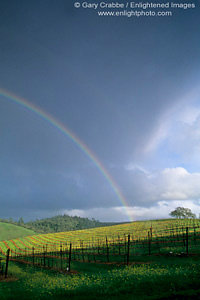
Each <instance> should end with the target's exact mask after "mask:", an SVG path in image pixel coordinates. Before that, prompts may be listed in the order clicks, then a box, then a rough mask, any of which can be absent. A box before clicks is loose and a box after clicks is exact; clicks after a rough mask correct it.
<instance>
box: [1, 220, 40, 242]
mask: <svg viewBox="0 0 200 300" xmlns="http://www.w3.org/2000/svg"><path fill="white" fill-rule="evenodd" d="M34 234H36V232H35V231H33V230H30V229H27V228H23V227H21V226H17V225H13V224H9V223H3V222H0V241H3V240H11V239H17V238H21V237H25V236H28V235H34Z"/></svg>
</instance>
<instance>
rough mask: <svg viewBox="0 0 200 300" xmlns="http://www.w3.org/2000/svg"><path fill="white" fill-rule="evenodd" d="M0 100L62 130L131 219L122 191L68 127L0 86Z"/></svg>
mask: <svg viewBox="0 0 200 300" xmlns="http://www.w3.org/2000/svg"><path fill="white" fill-rule="evenodd" d="M0 96H1V97H0V100H4V99H7V100H10V101H11V102H13V103H16V104H19V105H20V106H22V107H25V108H26V109H28V110H29V111H31V112H32V113H35V114H36V115H37V116H39V117H40V118H41V119H43V120H44V121H46V122H48V123H49V124H50V125H51V126H53V127H55V128H56V129H58V130H59V131H60V132H62V133H63V134H64V135H65V136H66V137H68V138H69V139H70V140H71V141H72V142H73V143H74V144H75V145H76V146H77V147H78V148H79V149H80V150H81V151H82V152H83V153H84V154H85V155H86V156H87V157H88V158H89V159H90V161H92V162H93V164H94V165H95V166H96V167H97V169H98V170H99V171H100V173H101V174H102V175H103V176H104V178H105V179H106V181H107V182H108V183H109V185H110V186H111V188H112V190H113V191H114V193H115V194H116V196H117V198H118V199H119V200H120V202H121V204H122V205H123V207H124V208H125V210H126V213H127V215H128V217H129V219H130V221H132V217H131V216H130V215H129V213H128V206H129V205H128V204H127V202H126V199H125V197H124V195H123V194H122V192H121V191H120V188H119V187H118V186H117V184H116V182H115V181H114V179H113V178H112V177H111V175H110V174H109V173H108V171H107V170H106V168H105V167H104V165H103V164H102V163H101V161H100V160H99V159H98V158H97V156H96V155H95V154H94V153H93V152H92V151H91V149H89V148H88V146H87V145H86V144H84V143H83V142H82V141H81V140H80V138H79V137H77V136H76V135H75V134H74V133H73V132H72V131H71V130H70V129H69V128H67V127H66V126H64V125H63V124H62V123H61V122H59V121H58V120H56V119H55V118H54V117H53V116H51V115H50V114H48V113H47V112H45V111H43V110H42V109H41V108H40V107H38V106H36V105H34V104H32V103H30V102H29V101H27V100H25V99H23V98H22V97H19V96H16V95H14V94H12V93H11V92H8V91H6V90H3V89H1V88H0Z"/></svg>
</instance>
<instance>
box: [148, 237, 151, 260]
mask: <svg viewBox="0 0 200 300" xmlns="http://www.w3.org/2000/svg"><path fill="white" fill-rule="evenodd" d="M148 246H149V255H151V238H150V233H149V231H148Z"/></svg>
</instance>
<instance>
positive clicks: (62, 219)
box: [0, 215, 117, 233]
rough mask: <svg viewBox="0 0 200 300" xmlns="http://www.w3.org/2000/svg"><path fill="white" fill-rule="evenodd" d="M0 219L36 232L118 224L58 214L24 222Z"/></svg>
mask: <svg viewBox="0 0 200 300" xmlns="http://www.w3.org/2000/svg"><path fill="white" fill-rule="evenodd" d="M0 221H2V222H4V223H5V222H6V223H9V224H15V225H19V226H20V227H23V228H27V229H30V230H33V231H34V232H37V233H54V232H62V231H73V230H80V229H88V228H95V227H103V226H110V225H115V224H117V223H111V222H107V223H103V222H100V221H97V220H95V219H92V220H90V219H88V218H81V217H77V216H74V217H72V216H68V215H58V216H55V217H51V218H46V219H42V220H36V221H31V222H27V223H24V221H23V218H20V220H19V221H18V222H15V221H13V220H12V219H9V220H0ZM19 226H17V227H19Z"/></svg>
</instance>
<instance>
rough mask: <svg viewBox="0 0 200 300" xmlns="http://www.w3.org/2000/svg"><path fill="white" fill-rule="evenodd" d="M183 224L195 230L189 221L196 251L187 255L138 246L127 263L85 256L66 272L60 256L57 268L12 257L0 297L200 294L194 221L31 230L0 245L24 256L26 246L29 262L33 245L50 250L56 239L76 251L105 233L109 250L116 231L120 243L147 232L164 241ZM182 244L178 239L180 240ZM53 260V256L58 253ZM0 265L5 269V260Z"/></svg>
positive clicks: (153, 299)
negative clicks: (47, 231) (32, 232)
mask: <svg viewBox="0 0 200 300" xmlns="http://www.w3.org/2000/svg"><path fill="white" fill-rule="evenodd" d="M186 226H188V228H189V231H190V230H191V233H192V234H193V233H194V232H193V231H194V229H193V228H192V226H195V228H196V229H195V230H196V231H195V240H194V236H193V235H191V237H192V239H191V240H189V243H190V244H191V246H192V247H193V246H195V247H194V251H195V252H193V254H192V255H191V256H190V255H185V253H184V255H180V254H179V255H178V254H175V253H174V254H173V255H169V251H170V248H167V250H166V251H165V252H163V253H162V255H161V254H155V253H152V254H151V255H149V254H148V251H147V252H145V251H143V248H137V253H136V254H134V255H133V256H132V259H131V261H130V264H129V265H128V266H126V265H125V264H123V263H111V262H109V263H108V262H106V261H105V263H100V262H98V261H96V263H94V262H90V263H88V262H86V260H85V262H80V261H73V260H72V262H71V272H67V271H66V266H67V260H66V261H64V263H65V267H64V268H63V269H62V270H59V271H58V270H56V269H51V268H48V267H47V264H46V265H45V267H44V265H43V266H42V264H41V266H40V265H36V264H35V265H34V266H33V265H30V264H22V263H19V262H13V261H11V262H10V263H9V278H8V280H7V281H5V279H4V278H2V280H1V281H0V299H1V300H18V299H20V300H25V299H35V300H36V299H41V300H43V299H44V300H45V299H55V300H56V299H74V300H78V299H81V300H82V299H83V300H86V299H87V300H92V299H99V300H100V299H104V300H108V299H109V300H117V299H125V300H126V299H127V300H132V299H136V300H145V299H148V300H149V299H150V300H158V299H160V300H168V299H169V300H172V299H173V300H176V299H178V300H182V299H183V300H194V299H200V285H199V283H200V279H199V278H200V251H198V250H199V244H198V239H199V235H200V232H199V231H198V230H197V229H198V226H199V220H195V221H191V220H163V221H161V220H159V221H146V222H133V223H131V224H121V225H116V226H111V227H102V228H96V229H88V230H79V231H73V232H63V233H56V234H45V235H34V236H27V237H23V238H18V239H14V240H10V241H9V240H6V241H4V242H0V247H1V248H3V251H6V250H7V248H8V247H10V248H11V249H12V251H13V254H14V252H15V250H16V251H17V252H19V253H23V255H24V253H25V251H26V253H27V255H29V250H30V260H31V261H32V256H31V251H32V247H33V245H34V247H35V249H38V251H40V250H41V249H44V247H45V246H48V249H50V250H51V246H52V247H55V249H58V250H59V249H60V245H61V243H69V242H71V243H73V244H75V245H76V247H77V248H78V251H80V253H81V243H82V242H83V241H84V243H85V244H87V245H88V243H89V246H90V247H94V245H95V243H96V244H97V243H98V242H99V241H100V242H102V243H104V244H105V237H107V238H108V240H109V241H110V243H111V244H110V252H111V251H112V247H114V246H115V242H118V239H119V236H120V237H121V246H123V247H124V244H126V246H127V242H126V241H124V237H126V236H127V234H129V235H132V238H134V237H135V239H139V240H140V239H141V241H143V240H144V239H146V238H147V233H151V232H152V234H153V236H155V237H156V239H157V237H159V238H165V241H167V240H168V239H169V240H170V239H171V238H174V235H172V229H173V234H174V233H178V231H179V230H180V236H181V239H182V228H185V227H186ZM189 226H190V227H189ZM149 230H150V231H149ZM184 230H185V229H184ZM169 234H170V236H169ZM184 234H185V233H184ZM131 241H132V242H133V244H134V243H135V240H134V239H132V240H131ZM152 241H153V238H152ZM80 242H81V243H80ZM122 243H123V244H122ZM173 243H174V242H173ZM181 243H183V241H182V240H181ZM183 244H184V243H183ZM63 245H64V244H63ZM113 245H114V246H113ZM25 248H26V250H25ZM92 249H94V248H92ZM184 249H185V246H184ZM192 249H193V248H192ZM134 251H135V250H134ZM192 251H193V250H192ZM47 253H48V251H47ZM47 253H46V254H47ZM191 253H192V252H191ZM194 253H196V254H194ZM46 254H45V255H46ZM110 255H111V254H110ZM111 256H112V255H111ZM111 256H110V257H111ZM35 258H36V257H35ZM45 259H46V261H47V256H46V257H45V258H44V257H43V256H42V258H41V260H42V261H45ZM53 260H57V257H55V258H53ZM3 265H4V269H5V260H4V262H3ZM50 267H51V266H50Z"/></svg>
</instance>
